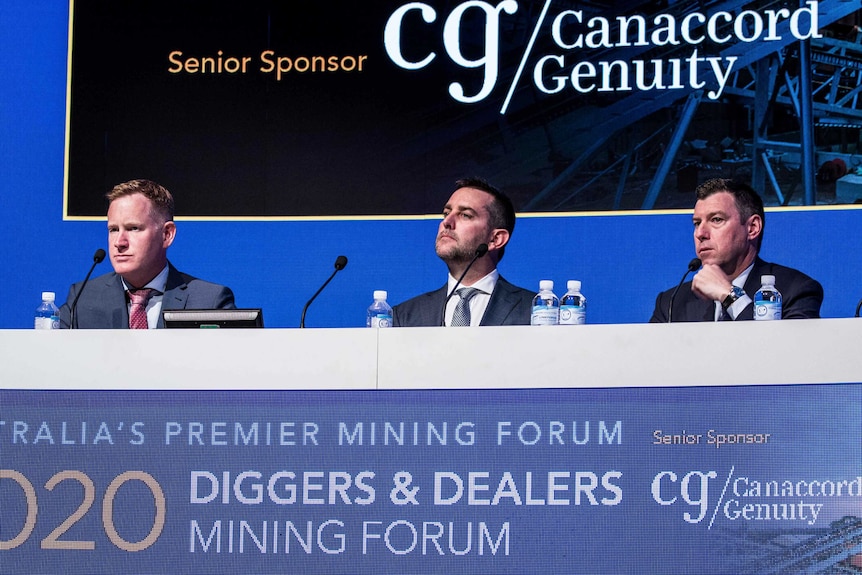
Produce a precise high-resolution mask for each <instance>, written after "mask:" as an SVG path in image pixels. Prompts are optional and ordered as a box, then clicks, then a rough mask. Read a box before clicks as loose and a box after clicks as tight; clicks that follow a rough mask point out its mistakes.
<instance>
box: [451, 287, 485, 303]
mask: <svg viewBox="0 0 862 575" xmlns="http://www.w3.org/2000/svg"><path fill="white" fill-rule="evenodd" d="M479 291H480V290H479V289H478V288H472V287H462V288H459V289H458V290H457V291H456V292H455V293H457V294H458V297H459V298H461V300H462V301H465V302H467V301H470V300H471V299H473V296H474V295H476V294H477V293H479Z"/></svg>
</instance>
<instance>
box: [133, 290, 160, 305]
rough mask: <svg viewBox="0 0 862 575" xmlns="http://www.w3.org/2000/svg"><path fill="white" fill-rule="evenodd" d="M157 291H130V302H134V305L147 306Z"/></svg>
mask: <svg viewBox="0 0 862 575" xmlns="http://www.w3.org/2000/svg"><path fill="white" fill-rule="evenodd" d="M154 291H156V290H153V289H138V290H129V301H131V302H132V305H143V306H145V305H147V302H148V301H149V300H150V297H152V295H153V292H154Z"/></svg>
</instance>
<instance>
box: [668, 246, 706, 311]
mask: <svg viewBox="0 0 862 575" xmlns="http://www.w3.org/2000/svg"><path fill="white" fill-rule="evenodd" d="M701 263H702V262H701V261H700V258H694V259H693V260H691V261H690V262H688V269H687V270H685V274H684V275H683V276H682V279H681V280H679V283H678V284H677V286H676V289H675V290H673V293H672V294H670V303H669V304H668V306H667V323H670V322H671V318H672V317H673V298H675V297H676V292H678V291H679V288H681V287H682V284H683V283H684V282H685V278H687V277H688V274H690V273H691V272H693V271H697V268H699V267H700V264H701Z"/></svg>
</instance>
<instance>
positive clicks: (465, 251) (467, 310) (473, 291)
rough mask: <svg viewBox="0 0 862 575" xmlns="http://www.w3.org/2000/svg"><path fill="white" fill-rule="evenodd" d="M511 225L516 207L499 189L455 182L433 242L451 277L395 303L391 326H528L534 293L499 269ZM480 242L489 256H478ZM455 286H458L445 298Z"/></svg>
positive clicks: (474, 181)
mask: <svg viewBox="0 0 862 575" xmlns="http://www.w3.org/2000/svg"><path fill="white" fill-rule="evenodd" d="M514 229H515V209H514V207H513V206H512V202H511V200H509V198H508V197H507V196H506V195H505V194H503V193H502V192H501V191H500V190H498V189H497V188H495V187H494V186H492V185H491V184H489V183H488V182H486V181H484V180H482V179H480V178H467V179H462V180H458V181H457V182H455V191H454V193H453V194H452V196H451V197H450V198H449V201H448V202H447V203H446V205H445V206H444V208H443V221H441V222H440V226H439V227H438V229H437V240H436V244H435V248H436V252H437V256H438V257H439V258H440V259H441V260H443V261H444V262H445V263H446V266H447V267H448V268H449V279H448V281H447V282H446V285H444V286H443V287H441V288H440V289H437V290H435V291H432V292H428V293H426V294H422V295H420V296H416V297H414V298H412V299H410V300H407V301H405V302H403V303H400V304H398V305H396V306H395V307H394V308H393V310H392V322H393V325H394V326H396V327H399V326H400V327H418V326H442V325H446V326H452V325H466V326H477V325H529V324H530V311H531V306H532V300H533V296H534V295H535V294H533V292H530V291H528V290H525V289H523V288H519V287H517V286H514V285H512V284H510V283H509V282H507V281H506V280H505V279H503V278H502V277H501V276H500V273H499V272H498V271H497V264H498V263H499V262H500V260H501V259H502V258H503V253H504V251H505V247H506V244H507V243H509V239H510V238H511V236H512V231H513V230H514ZM482 244H485V245H487V247H488V250H487V254H483V255H479V256H478V257H477V253H481V252H482V251H484V250H483V249H481V248H479V246H480V245H482ZM477 250H480V251H478V252H477ZM474 260H475V261H474ZM471 262H472V266H471V265H470V264H471ZM465 271H466V272H467V273H466V275H464V277H463V279H462V280H461V282H460V284H459V283H458V279H459V278H461V276H462V274H464V272H465ZM456 284H457V287H458V288H459V289H458V290H457V291H456V292H455V293H454V294H452V297H451V298H449V300H448V302H447V299H446V298H447V296H448V295H449V294H450V293H452V290H453V289H455V288H456ZM444 305H445V309H444Z"/></svg>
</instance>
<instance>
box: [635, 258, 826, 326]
mask: <svg viewBox="0 0 862 575" xmlns="http://www.w3.org/2000/svg"><path fill="white" fill-rule="evenodd" d="M762 275H774V276H775V287H776V288H777V289H778V291H779V292H781V300H782V310H781V318H782V319H801V318H816V317H820V304H822V303H823V287H821V285H820V284H819V283H818V282H817V281H816V280H814V279H812V278H810V277H808V276H807V275H805V274H804V273H802V272H800V271H798V270H795V269H793V268H788V267H785V266H781V265H778V264H772V263H769V262H765V261H763V260H762V259H760V258H757V259H756V260H754V267H753V268H751V273H750V274H749V275H748V279H747V280H746V281H745V286H743V290H744V291H745V293H747V294H748V297H750V298H751V299H752V300H754V294H755V293H757V290H759V289H760V276H762ZM672 293H673V289H669V290H667V291H665V292H662V293H660V294H658V297H657V298H656V302H655V310H654V311H653V314H652V318H650V321H651V322H654V323H655V322H659V323H667V311H668V306H669V305H670V296H671V294H672ZM671 319H673V321H674V322H678V321H714V320H715V302H713V301H711V300H710V301H705V300H702V299H700V298H698V297H697V296H696V295H694V292H692V291H691V282H686V283H684V284H682V287H681V288H679V292H678V293H677V294H676V297H675V298H674V300H673V316H672V318H671ZM753 319H754V302H753V301H752V303H750V304H748V306H747V307H746V308H745V309H744V310H742V312H741V313H740V314H739V315H738V316H737V317H736V320H737V321H739V320H753Z"/></svg>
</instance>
